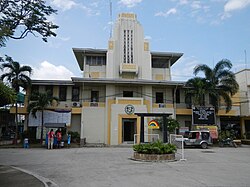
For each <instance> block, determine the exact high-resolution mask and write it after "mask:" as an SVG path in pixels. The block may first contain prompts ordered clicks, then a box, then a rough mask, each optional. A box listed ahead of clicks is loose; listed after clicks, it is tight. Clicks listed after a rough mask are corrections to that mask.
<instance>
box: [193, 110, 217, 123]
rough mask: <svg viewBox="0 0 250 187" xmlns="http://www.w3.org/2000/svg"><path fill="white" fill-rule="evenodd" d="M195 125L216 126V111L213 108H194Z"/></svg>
mask: <svg viewBox="0 0 250 187" xmlns="http://www.w3.org/2000/svg"><path fill="white" fill-rule="evenodd" d="M192 120H193V125H214V124H215V110H214V108H213V107H193V112H192Z"/></svg>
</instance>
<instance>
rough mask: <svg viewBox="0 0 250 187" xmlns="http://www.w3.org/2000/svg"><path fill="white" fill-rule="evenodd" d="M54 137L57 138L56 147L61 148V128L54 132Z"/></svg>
mask: <svg viewBox="0 0 250 187" xmlns="http://www.w3.org/2000/svg"><path fill="white" fill-rule="evenodd" d="M56 138H57V148H61V140H62V132H61V129H58V131H57V133H56Z"/></svg>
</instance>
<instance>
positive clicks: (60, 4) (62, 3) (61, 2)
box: [51, 0, 77, 11]
mask: <svg viewBox="0 0 250 187" xmlns="http://www.w3.org/2000/svg"><path fill="white" fill-rule="evenodd" d="M51 4H52V5H54V6H55V7H57V8H60V9H62V10H63V11H65V10H70V9H72V8H73V7H76V6H77V3H76V2H75V1H74V0H51Z"/></svg>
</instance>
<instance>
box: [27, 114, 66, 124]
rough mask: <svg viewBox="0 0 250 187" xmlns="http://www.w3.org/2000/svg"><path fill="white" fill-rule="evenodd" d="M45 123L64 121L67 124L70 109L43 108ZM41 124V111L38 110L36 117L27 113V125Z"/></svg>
mask: <svg viewBox="0 0 250 187" xmlns="http://www.w3.org/2000/svg"><path fill="white" fill-rule="evenodd" d="M45 123H65V124H66V125H67V126H68V125H70V123H71V111H69V110H55V111H50V110H45V111H44V124H45ZM41 124H42V113H41V112H40V111H38V112H37V113H36V118H35V117H34V116H33V115H32V114H30V115H29V127H39V126H41Z"/></svg>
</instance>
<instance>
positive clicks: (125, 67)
mask: <svg viewBox="0 0 250 187" xmlns="http://www.w3.org/2000/svg"><path fill="white" fill-rule="evenodd" d="M123 73H135V74H138V66H137V65H136V64H124V63H121V64H120V74H123Z"/></svg>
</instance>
